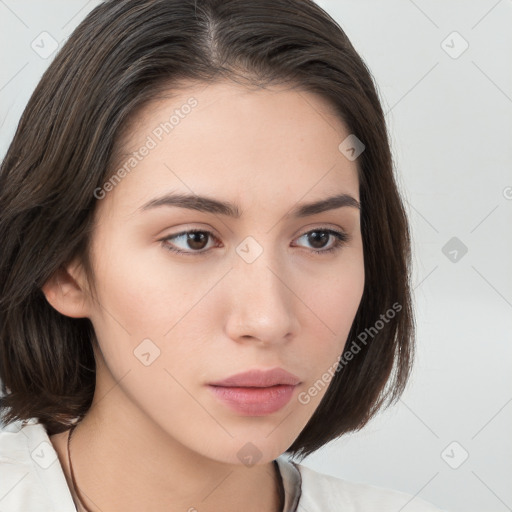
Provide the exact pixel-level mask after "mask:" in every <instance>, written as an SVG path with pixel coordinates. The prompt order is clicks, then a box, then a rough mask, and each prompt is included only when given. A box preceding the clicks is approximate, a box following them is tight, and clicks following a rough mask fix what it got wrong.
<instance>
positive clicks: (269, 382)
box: [210, 368, 300, 388]
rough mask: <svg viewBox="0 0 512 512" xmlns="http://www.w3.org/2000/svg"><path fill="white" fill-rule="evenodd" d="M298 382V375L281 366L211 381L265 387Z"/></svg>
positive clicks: (235, 385) (229, 385)
mask: <svg viewBox="0 0 512 512" xmlns="http://www.w3.org/2000/svg"><path fill="white" fill-rule="evenodd" d="M299 382H300V379H299V377H297V375H294V374H293V373H290V372H287V371H286V370H283V369H282V368H273V369H271V370H249V371H246V372H242V373H237V374H235V375H231V377H228V378H227V379H222V380H219V381H217V382H211V383H210V385H212V386H223V387H258V388H266V387H270V386H277V385H279V384H282V385H289V386H290V385H291V386H295V385H297V384H298V383H299Z"/></svg>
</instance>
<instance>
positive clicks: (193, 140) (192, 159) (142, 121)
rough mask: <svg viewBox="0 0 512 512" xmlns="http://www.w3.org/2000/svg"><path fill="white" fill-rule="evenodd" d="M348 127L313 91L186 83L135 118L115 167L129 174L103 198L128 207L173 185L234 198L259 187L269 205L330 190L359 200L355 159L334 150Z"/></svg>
mask: <svg viewBox="0 0 512 512" xmlns="http://www.w3.org/2000/svg"><path fill="white" fill-rule="evenodd" d="M348 135H349V132H348V130H347V127H346V126H345V125H344V123H343V121H342V120H341V119H340V117H339V116H337V115H336V114H335V113H334V111H333V109H332V107H331V105H330V104H329V102H328V101H327V100H325V99H324V98H322V97H321V96H320V95H317V94H313V93H310V92H306V91H304V90H300V89H296V88H293V89H292V88H291V87H289V86H284V85H280V86H272V87H266V88H257V87H247V86H242V85H240V84H236V83H233V82H229V81H228V82H219V83H212V84H204V83H191V84H190V85H188V86H185V87H184V86H181V87H180V88H179V89H169V90H168V91H166V92H165V93H164V94H160V95H159V96H158V97H157V98H155V99H154V100H153V101H151V102H150V103H149V104H148V105H146V106H145V107H144V108H143V109H142V110H141V111H140V112H138V113H137V114H136V115H135V116H134V117H133V119H132V120H131V122H130V125H129V127H127V129H126V131H125V133H124V134H123V136H122V138H121V139H120V140H119V155H118V158H117V159H116V164H115V166H114V168H113V169H112V171H115V170H116V169H120V168H122V167H123V166H124V168H125V170H126V171H127V172H124V173H123V175H124V176H123V178H122V180H121V182H120V183H119V184H117V185H116V186H115V189H114V190H113V191H112V192H109V194H108V196H107V197H108V198H109V199H114V198H115V199H116V202H118V201H120V202H121V203H122V202H125V203H127V204H128V203H129V204H130V205H131V206H132V208H131V209H132V210H135V209H136V208H137V206H139V205H140V204H142V203H143V202H145V201H147V200H149V199H151V197H152V196H153V195H154V194H155V192H158V193H161V192H163V191H176V190H179V191H182V192H188V193H196V194H210V195H217V196H218V195H223V196H224V197H229V198H230V199H234V198H235V197H236V198H237V199H238V200H239V201H240V202H243V201H245V200H246V201H249V202H250V201H252V200H253V201H261V199H262V197H261V194H262V193H264V194H265V197H264V199H265V200H266V201H267V202H268V203H271V202H272V201H277V202H282V201H283V198H286V197H289V198H290V200H291V199H292V198H295V200H297V199H298V198H299V197H302V196H305V195H309V196H310V197H311V198H312V199H314V198H315V197H316V196H322V195H326V194H327V193H331V192H337V191H341V192H350V193H351V194H352V195H353V196H355V197H356V199H358V178H357V164H356V162H355V161H350V160H348V159H347V158H345V156H344V155H343V154H342V153H341V152H340V150H339V149H338V146H339V144H340V143H341V142H342V140H344V139H345V138H346V137H347V136H348ZM142 154H143V155H142ZM135 160H136V161H135ZM128 162H131V164H133V166H132V165H126V164H127V163H128ZM333 189H334V190H333ZM121 195H122V197H121ZM283 195H284V197H283Z"/></svg>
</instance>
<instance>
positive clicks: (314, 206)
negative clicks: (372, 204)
mask: <svg viewBox="0 0 512 512" xmlns="http://www.w3.org/2000/svg"><path fill="white" fill-rule="evenodd" d="M160 206H176V207H179V208H187V209H190V210H197V211H200V212H205V213H214V214H220V215H226V216H229V217H233V218H236V219H238V218H240V217H241V215H242V213H241V209H240V207H239V206H238V205H236V204H234V203H230V202H228V201H220V200H218V199H212V198H210V197H206V196H197V195H190V194H166V195H163V196H160V197H157V198H155V199H152V200H151V201H149V202H147V203H146V204H144V205H143V206H141V207H140V208H139V210H141V211H145V210H150V209H153V208H157V207H160ZM342 207H352V208H357V209H361V205H360V203H359V201H358V200H357V199H355V198H354V197H352V196H351V195H349V194H338V195H335V196H331V197H327V198H325V199H321V200H319V201H314V202H312V203H302V204H299V205H297V206H295V207H294V208H293V209H292V210H291V211H290V212H289V213H287V214H286V215H285V217H287V218H289V217H295V218H301V217H308V216H310V215H315V214H317V213H322V212H325V211H327V210H335V209H337V208H342Z"/></svg>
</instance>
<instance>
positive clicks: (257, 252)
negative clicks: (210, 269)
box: [227, 237, 298, 343]
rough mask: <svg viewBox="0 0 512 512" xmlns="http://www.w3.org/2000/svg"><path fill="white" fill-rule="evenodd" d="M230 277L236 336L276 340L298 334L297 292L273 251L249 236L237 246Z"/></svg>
mask: <svg viewBox="0 0 512 512" xmlns="http://www.w3.org/2000/svg"><path fill="white" fill-rule="evenodd" d="M229 279H230V282H229V284H228V286H229V293H230V294H231V298H230V299H231V308H230V309H229V318H228V320H227V330H228V334H229V335H230V336H231V337H232V338H233V339H239V338H240V337H247V336H250V337H253V338H257V339H259V340H260V341H263V342H267V343H272V342H279V341H284V340H285V339H287V337H288V336H290V335H292V334H296V331H297V328H298V322H297V317H296V312H295V306H294V302H295V301H294V297H293V293H292V292H291V291H290V288H289V286H290V284H288V283H286V279H287V277H286V272H285V271H284V269H282V267H281V266H280V265H279V262H278V258H276V257H274V253H273V252H272V251H271V250H269V249H266V250H263V247H262V246H261V245H260V244H259V243H258V242H257V241H256V240H255V239H253V238H252V237H248V238H247V239H246V240H244V241H243V242H242V243H241V244H239V246H238V247H237V248H236V255H234V261H233V269H232V271H231V272H230V278H229Z"/></svg>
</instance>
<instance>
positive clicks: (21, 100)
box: [0, 0, 512, 512]
mask: <svg viewBox="0 0 512 512" xmlns="http://www.w3.org/2000/svg"><path fill="white" fill-rule="evenodd" d="M97 3H98V1H97V0H92V1H89V2H87V1H86V0H65V1H64V0H62V1H56V0H52V1H49V0H47V1H44V2H41V1H36V0H32V1H27V0H16V1H15V0H0V47H1V54H0V55H1V65H0V137H1V142H0V155H1V157H3V155H4V154H5V151H6V150H7V147H8V145H9V142H10V140H11V138H12V136H13V134H14V131H15V129H16V126H17V123H18V120H19V117H20V115H21V113H22V111H23V109H24V107H25V104H26V102H27V101H28V98H29V96H30V94H31V92H32V91H33V89H34V87H35V86H36V84H37V82H38V80H39V78H40V77H41V75H42V73H43V71H44V70H45V69H46V67H47V66H48V65H49V63H50V61H51V60H52V58H53V56H54V55H55V54H52V55H50V56H44V55H40V53H37V52H36V51H34V50H33V48H32V46H31V45H32V42H33V41H35V43H34V46H35V44H37V43H38V41H39V45H40V46H42V44H41V43H40V41H41V38H46V39H45V41H46V44H45V47H46V48H49V47H50V46H49V44H51V39H52V38H53V39H55V41H56V42H58V43H59V45H60V46H61V45H62V44H63V43H64V42H65V40H66V38H67V37H68V35H69V34H70V33H71V31H72V30H73V29H74V28H75V27H76V26H77V25H78V23H79V22H80V21H81V20H82V19H83V18H84V17H85V16H86V14H87V13H88V12H89V11H90V10H91V9H92V8H93V7H94V6H95V5H96V4H97ZM318 3H319V4H320V5H321V6H322V7H323V8H324V9H326V10H327V11H328V12H329V13H330V14H331V16H333V17H334V18H335V19H336V20H337V22H338V23H339V24H340V25H341V27H342V28H343V29H344V30H345V31H346V33H347V35H348V36H349V38H350V39H351V41H352V43H353V44H354V46H355V48H356V50H358V51H359V53H360V54H361V56H362V57H363V59H364V60H365V62H366V63H367V64H368V66H369V68H370V69H371V71H372V73H373V74H374V77H375V80H376V82H377V84H378V88H379V92H380V95H381V98H382V102H383V105H384V109H385V111H386V112H387V114H386V117H387V121H388V123H389V130H390V134H391V138H392V144H393V151H394V155H395V162H396V167H397V172H398V175H399V181H400V184H401V187H402V189H403V193H404V196H405V199H406V204H407V208H408V211H409V215H410V220H411V224H412V230H413V237H414V258H415V269H414V276H415V277H414V287H415V300H416V315H417V327H418V357H417V362H416V367H415V372H414V375H413V378H412V379H411V382H410V385H409V387H408V389H407V391H406V393H405V394H404V396H403V397H402V400H401V401H400V402H399V403H398V404H397V405H396V406H395V407H393V408H392V409H389V410H387V411H386V412H384V413H382V414H381V415H380V416H378V417H377V418H376V419H375V420H374V421H373V422H372V423H371V424H370V425H368V426H367V427H366V428H365V429H364V430H362V431H361V432H359V433H357V434H353V435H348V436H345V437H343V438H341V439H339V440H338V441H335V442H332V443H330V444H329V445H327V446H326V447H324V448H323V449H321V450H320V451H318V452H316V453H315V454H313V455H311V456H310V457H308V458H306V459H305V460H304V461H303V464H305V465H307V466H310V467H312V468H314V469H316V470H318V471H321V472H324V473H330V474H332V475H335V476H338V477H342V478H346V479H350V480H355V481H361V482H367V483H372V484H375V485H379V486H386V487H392V488H395V489H400V490H403V491H405V492H408V493H410V494H413V495H418V496H420V497H422V498H424V499H426V500H428V501H431V502H433V503H435V504H436V505H438V506H439V507H442V508H445V509H447V510H450V511H453V512H462V511H464V512H477V511H478V512H483V511H485V512H504V511H507V510H512V486H511V485H510V482H511V481H512V437H511V436H510V432H511V431H512V428H511V427H512V372H511V371H510V368H511V361H512V348H511V347H512V346H511V343H510V341H511V337H512V336H511V333H512V270H511V266H510V255H511V253H512V236H511V231H512V230H511V226H512V172H511V166H512V144H511V142H512V68H511V65H510V62H512V61H511V56H512V31H511V30H510V27H511V26H512V2H511V1H510V0H500V1H497V0H480V1H473V2H468V1H463V0H458V1H453V0H450V1H447V0H436V1H434V0H431V1H426V0H414V1H412V0H410V1H407V0H387V1H386V2H382V1H377V0H371V1H370V0H366V1H361V0H349V1H345V0H323V1H319V2H318ZM43 32H47V33H48V34H49V36H48V35H44V34H43V35H41V33H43ZM56 44H57V43H56ZM39 52H41V50H39ZM466 251H467V252H466ZM507 261H509V263H508V264H507V263H506V262H507Z"/></svg>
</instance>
